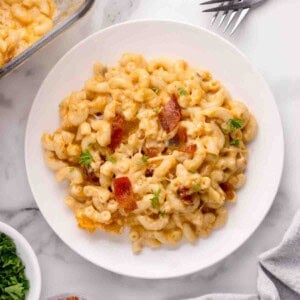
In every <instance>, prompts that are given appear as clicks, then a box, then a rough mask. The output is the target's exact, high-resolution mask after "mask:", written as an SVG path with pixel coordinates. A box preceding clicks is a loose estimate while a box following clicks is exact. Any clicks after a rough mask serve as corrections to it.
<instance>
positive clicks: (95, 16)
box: [0, 0, 300, 300]
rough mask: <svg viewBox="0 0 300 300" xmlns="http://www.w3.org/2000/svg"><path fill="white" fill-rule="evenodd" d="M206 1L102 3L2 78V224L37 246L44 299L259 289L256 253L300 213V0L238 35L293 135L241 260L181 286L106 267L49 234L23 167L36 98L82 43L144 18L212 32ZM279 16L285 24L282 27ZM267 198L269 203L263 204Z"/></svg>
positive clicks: (288, 135) (270, 5)
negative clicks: (93, 35)
mask: <svg viewBox="0 0 300 300" xmlns="http://www.w3.org/2000/svg"><path fill="white" fill-rule="evenodd" d="M199 2H200V1H194V0H119V1H117V0H105V1H102V0H96V5H95V6H94V7H93V9H92V11H91V12H90V13H89V14H88V15H87V16H86V17H85V18H84V19H83V20H81V21H80V22H79V23H77V24H76V25H74V26H73V27H72V28H70V29H69V30H67V31H66V32H65V33H64V34H62V35H61V36H59V37H58V38H56V39H55V40H54V41H53V42H52V43H51V44H50V45H48V46H47V47H45V48H43V49H41V50H40V51H39V52H38V53H36V54H35V55H34V56H33V57H32V58H30V59H29V60H28V61H26V62H25V63H24V64H23V65H22V66H21V67H20V68H18V70H16V71H14V72H13V73H11V74H10V75H9V76H7V77H5V78H3V79H1V81H0V136H1V147H0V169H1V172H0V220H1V221H4V222H6V223H9V224H11V225H13V226H14V227H15V228H17V229H18V230H19V231H20V232H21V233H22V234H23V235H24V236H25V237H26V238H27V239H28V241H29V242H30V244H31V245H32V246H33V248H34V250H35V252H36V253H37V255H38V259H39V262H40V265H41V269H42V275H43V289H42V290H43V291H42V296H41V299H46V298H47V297H48V296H52V295H55V294H59V293H65V292H79V293H84V294H86V295H88V296H89V297H90V299H91V300H94V299H95V300H97V299H122V300H126V299H130V300H132V299H145V300H147V299H170V300H171V299H172V300H173V299H174V300H175V299H182V298H185V297H193V296H197V295H202V294H205V293H212V292H239V293H253V292H255V290H256V272H257V265H256V263H257V256H258V254H260V253H261V252H263V251H265V250H266V249H269V248H271V247H274V246H275V245H276V244H277V243H278V242H279V241H280V240H281V238H282V236H283V233H284V232H285V230H286V229H287V227H288V226H289V224H290V221H291V219H292V217H293V215H294V213H295V211H296V210H297V209H299V207H300V187H299V179H300V158H299V153H300V139H299V132H300V125H299V124H300V122H299V121H298V119H299V113H300V71H299V70H300V60H299V53H300V43H299V39H296V38H295V37H296V36H298V32H297V28H299V26H300V19H299V18H298V16H297V11H299V10H300V2H298V1H293V0H285V1H282V0H272V1H267V3H266V4H265V5H264V6H262V7H261V8H259V9H257V10H256V11H254V12H252V13H251V14H249V16H248V18H247V19H246V22H245V23H244V24H243V25H242V26H241V28H239V29H238V31H237V32H236V34H235V35H234V36H233V37H227V36H225V38H227V39H229V40H230V41H231V42H233V43H234V44H235V45H236V46H237V47H239V48H240V49H241V50H242V51H243V52H244V53H245V54H246V55H247V56H248V57H249V58H250V60H251V61H252V62H253V63H254V64H255V65H256V66H257V68H258V69H259V70H260V71H261V73H262V74H263V75H264V77H265V78H266V80H267V82H268V83H269V85H270V87H271V89H272V91H273V93H274V96H275V98H276V101H277V104H278V107H279V110H280V113H281V117H282V121H283V126H284V133H285V142H286V157H285V167H284V172H283V177H282V182H281V185H280V188H279V191H278V194H277V196H276V199H275V201H274V204H273V206H272V208H271V210H270V212H269V213H268V215H267V217H266V218H265V220H264V221H263V223H262V224H261V226H260V227H259V228H258V230H256V232H255V233H254V234H253V235H252V236H251V237H250V238H249V240H248V241H247V242H246V243H245V244H244V245H243V246H242V247H240V248H239V249H238V250H237V251H235V252H234V253H233V254H232V255H230V256H229V257H227V258H226V259H224V260H223V261H221V262H220V263H218V264H216V265H214V266H213V267H211V268H208V269H206V270H204V271H202V272H199V273H195V274H192V275H190V276H186V277H182V278H177V279H172V280H141V279H133V278H128V277H125V276H121V275H117V274H113V273H111V272H108V271H106V270H103V269H101V268H98V267H96V266H94V265H92V264H91V263H89V262H87V261H85V260H84V259H83V258H81V257H80V256H78V255H77V254H75V253H74V252H73V251H72V250H70V249H69V248H68V247H67V246H66V245H65V244H64V243H63V242H62V241H61V240H60V239H59V238H58V237H57V236H56V235H55V233H54V232H53V231H52V230H51V229H50V227H49V226H48V224H47V223H46V221H45V220H44V218H43V217H42V215H41V213H40V212H39V210H38V209H37V206H36V204H35V202H34V199H33V197H32V194H31V191H30V188H29V186H28V183H27V179H26V173H25V164H24V135H25V127H26V121H27V117H28V113H29V110H30V107H31V104H32V101H33V99H34V97H35V94H36V92H37V90H38V88H39V86H40V84H41V82H42V81H43V79H44V78H45V76H46V75H47V73H48V72H49V71H50V69H51V68H52V67H53V65H54V64H55V63H56V62H57V61H58V60H59V58H60V57H61V56H62V55H63V54H64V53H66V52H67V51H68V50H69V49H70V48H71V47H72V46H73V45H75V44H76V43H77V42H79V41H80V40H82V39H83V38H84V37H86V36H88V35H89V34H91V33H93V32H95V31H97V30H99V29H101V28H104V27H107V26H109V25H112V24H115V23H118V22H122V21H126V20H131V19H140V18H157V19H162V18H166V19H173V20H179V21H186V22H189V23H192V24H195V25H199V26H203V27H207V28H208V27H209V16H208V15H203V14H202V13H201V10H200V7H199V5H198V4H199ZM278 20H281V21H280V22H279V21H278ZM257 201H263V199H257Z"/></svg>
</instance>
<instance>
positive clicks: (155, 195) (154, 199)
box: [150, 189, 161, 209]
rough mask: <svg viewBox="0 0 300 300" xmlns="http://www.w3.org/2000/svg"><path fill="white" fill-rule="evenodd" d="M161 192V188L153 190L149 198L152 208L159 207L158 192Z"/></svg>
mask: <svg viewBox="0 0 300 300" xmlns="http://www.w3.org/2000/svg"><path fill="white" fill-rule="evenodd" d="M160 192H161V189H158V190H157V191H156V192H153V197H152V198H151V199H150V200H151V202H152V207H153V208H156V209H157V208H158V207H159V194H160Z"/></svg>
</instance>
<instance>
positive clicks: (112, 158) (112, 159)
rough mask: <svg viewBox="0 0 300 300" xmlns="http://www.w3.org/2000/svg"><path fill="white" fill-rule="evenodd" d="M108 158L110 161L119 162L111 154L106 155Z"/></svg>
mask: <svg viewBox="0 0 300 300" xmlns="http://www.w3.org/2000/svg"><path fill="white" fill-rule="evenodd" d="M106 160H107V161H110V162H111V163H112V164H115V163H116V162H117V159H116V158H114V157H113V156H110V155H107V156H106Z"/></svg>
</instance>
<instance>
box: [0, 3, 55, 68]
mask: <svg viewBox="0 0 300 300" xmlns="http://www.w3.org/2000/svg"><path fill="white" fill-rule="evenodd" d="M55 12H56V5H55V3H54V1H53V0H1V1H0V67H1V66H3V65H4V64H6V63H7V62H9V61H10V60H11V59H12V58H14V57H15V56H17V55H19V54H20V53H21V52H23V51H24V50H25V49H26V48H28V47H29V46H30V45H32V44H33V43H35V42H36V41H37V40H38V39H40V38H41V37H42V36H43V35H44V34H46V33H47V32H48V31H50V30H51V29H52V27H53V18H54V15H55Z"/></svg>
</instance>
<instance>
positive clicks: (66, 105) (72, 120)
mask: <svg viewBox="0 0 300 300" xmlns="http://www.w3.org/2000/svg"><path fill="white" fill-rule="evenodd" d="M59 113H60V118H61V127H60V128H59V129H57V130H56V131H55V132H54V133H51V134H50V133H45V134H44V135H43V136H42V144H43V147H44V149H45V161H46V164H47V166H48V167H49V168H51V169H52V170H54V171H55V172H56V179H57V181H59V182H60V181H64V180H68V181H69V192H68V195H67V196H66V197H65V199H64V201H65V203H66V204H67V205H68V206H69V207H70V208H71V209H72V210H73V211H74V214H75V217H76V219H77V222H78V225H79V227H80V228H83V229H86V230H88V231H90V232H93V231H94V230H96V229H102V230H105V231H107V232H109V233H117V234H120V233H122V232H123V230H124V228H125V227H129V228H130V233H129V238H130V240H131V241H132V245H133V251H134V252H139V251H141V249H142V248H143V247H144V246H149V247H159V246H161V245H162V244H176V243H178V242H179V241H180V240H181V239H182V238H183V237H184V238H185V239H186V240H188V241H189V242H191V243H192V242H194V241H195V240H196V239H197V238H205V237H207V236H208V235H209V234H210V233H211V231H212V230H213V229H214V228H219V227H221V226H222V225H223V224H224V223H225V222H226V219H227V210H226V204H227V203H231V202H235V201H236V198H237V196H236V191H237V190H238V189H239V188H240V187H241V186H242V185H243V184H244V183H245V174H244V172H245V168H246V165H247V143H248V142H250V141H251V140H252V139H253V138H254V137H255V135H256V131H257V123H256V120H255V118H254V116H253V115H252V114H251V113H250V112H249V110H248V108H247V107H246V106H245V105H244V104H243V103H241V102H238V101H235V100H232V99H231V97H230V95H229V93H228V92H227V90H226V89H225V88H224V86H223V85H222V84H221V83H220V82H218V81H216V80H214V79H213V78H212V76H211V74H210V73H209V72H207V71H203V70H200V69H196V68H192V67H190V66H189V65H188V64H187V63H186V62H185V61H183V60H177V61H170V60H167V59H153V60H150V61H146V60H145V59H144V57H143V56H141V55H138V54H127V53H126V54H123V55H122V57H121V59H120V62H119V64H118V65H117V66H113V67H106V66H104V65H102V64H101V63H96V64H95V65H94V76H93V77H92V78H91V79H89V80H87V81H86V82H85V84H84V87H83V88H82V89H81V90H79V91H75V92H72V93H71V94H70V95H68V96H67V97H66V98H65V99H64V100H63V101H62V102H61V104H60V106H59Z"/></svg>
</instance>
